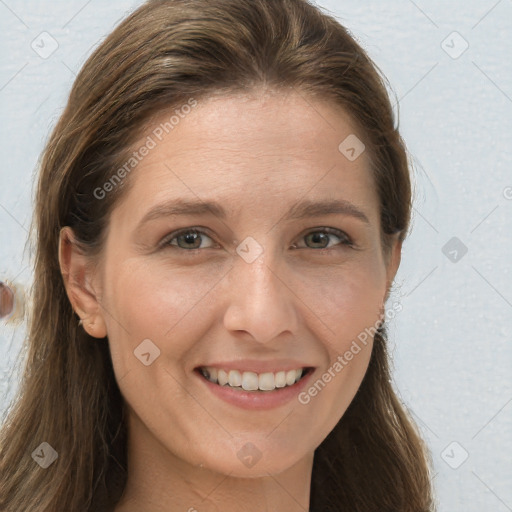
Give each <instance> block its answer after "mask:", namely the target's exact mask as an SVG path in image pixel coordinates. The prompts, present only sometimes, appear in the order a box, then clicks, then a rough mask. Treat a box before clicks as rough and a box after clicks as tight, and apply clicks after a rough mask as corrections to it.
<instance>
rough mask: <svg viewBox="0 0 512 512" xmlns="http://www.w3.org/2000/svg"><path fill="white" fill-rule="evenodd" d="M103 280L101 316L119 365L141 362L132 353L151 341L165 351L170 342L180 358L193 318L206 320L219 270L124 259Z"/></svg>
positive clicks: (173, 350)
mask: <svg viewBox="0 0 512 512" xmlns="http://www.w3.org/2000/svg"><path fill="white" fill-rule="evenodd" d="M108 275H109V279H108V288H107V294H106V297H107V298H108V300H107V301H106V309H107V310H108V312H109V313H110V314H107V315H106V320H107V323H108V333H109V340H110V341H111V344H112V345H113V354H112V358H113V359H114V353H115V354H116V356H117V358H118V360H119V362H120V361H121V360H122V364H123V366H130V365H133V364H140V363H138V361H136V360H135V362H134V360H133V355H134V354H133V351H134V350H135V349H136V348H137V346H138V345H139V344H140V343H141V342H142V341H143V340H145V339H150V340H151V341H152V342H153V343H154V344H155V346H156V347H157V348H158V349H159V350H160V351H161V355H165V352H166V350H165V349H166V347H168V346H169V344H170V343H172V356H173V359H176V360H179V359H180V358H181V357H182V356H183V355H184V354H185V353H186V351H187V350H188V348H189V346H190V344H191V340H192V339H193V336H194V335H195V336H196V337H197V336H198V335H200V334H199V333H197V332H196V333H195V334H192V333H193V332H194V330H195V329H197V327H198V322H197V320H198V317H200V318H205V315H206V311H205V307H207V304H208V303H209V301H210V300H211V299H210V298H209V293H210V292H211V291H212V289H214V287H215V285H216V283H217V281H218V280H219V279H220V277H221V275H222V274H216V273H214V272H211V273H209V274H208V275H206V273H204V272H202V273H200V274H199V273H198V272H194V271H193V270H191V269H190V268H185V269H177V268H169V267H166V266H165V265H149V264H146V263H144V262H141V261H140V260H125V262H123V264H122V265H118V267H117V268H113V270H112V272H111V273H110V274H108Z"/></svg>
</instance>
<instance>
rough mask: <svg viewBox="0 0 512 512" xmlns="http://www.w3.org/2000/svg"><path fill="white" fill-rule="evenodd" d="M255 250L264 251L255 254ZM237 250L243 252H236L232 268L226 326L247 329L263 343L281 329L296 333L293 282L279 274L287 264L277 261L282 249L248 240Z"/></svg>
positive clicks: (255, 338)
mask: <svg viewBox="0 0 512 512" xmlns="http://www.w3.org/2000/svg"><path fill="white" fill-rule="evenodd" d="M245 243H247V245H244V244H245ZM258 245H259V244H258ZM256 250H258V251H261V252H260V253H259V255H257V256H256V257H255V258H254V255H255V254H256V253H255V252H254V251H256ZM237 252H240V254H241V256H239V255H238V254H237V256H236V258H235V262H234V267H233V269H232V270H231V279H230V284H229V287H230V293H229V301H228V304H227V309H226V311H225V317H224V324H225V327H226V329H228V330H230V331H239V330H243V331H246V332H248V333H249V334H250V335H251V336H252V337H253V338H254V340H255V341H258V342H260V343H266V342H269V341H271V340H273V339H275V338H277V337H278V336H279V335H280V334H281V333H282V332H286V331H290V332H292V333H294V332H295V329H296V326H297V311H296V308H295V306H294V298H293V297H294V295H293V293H292V292H291V290H290V288H289V286H290V285H288V284H287V283H286V277H285V276H284V275H280V274H282V273H283V272H282V270H280V269H283V268H284V267H283V265H280V262H279V261H278V260H279V251H271V250H270V249H267V250H265V249H263V248H262V247H261V246H260V248H258V247H257V246H256V244H255V243H254V242H253V241H251V240H248V241H246V242H242V243H241V244H240V246H239V247H238V248H237ZM253 258H254V259H253Z"/></svg>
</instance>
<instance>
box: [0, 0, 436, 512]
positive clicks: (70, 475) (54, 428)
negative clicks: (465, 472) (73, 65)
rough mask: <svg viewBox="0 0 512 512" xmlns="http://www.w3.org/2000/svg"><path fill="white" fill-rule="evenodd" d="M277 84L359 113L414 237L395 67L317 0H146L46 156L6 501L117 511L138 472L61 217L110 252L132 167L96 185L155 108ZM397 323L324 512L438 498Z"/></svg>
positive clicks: (377, 170) (387, 190) (88, 76)
mask: <svg viewBox="0 0 512 512" xmlns="http://www.w3.org/2000/svg"><path fill="white" fill-rule="evenodd" d="M262 85H264V86H266V87H269V88H272V89H274V90H277V91H279V90H285V89H286V90H290V88H293V89H294V90H295V91H298V92H300V94H302V95H304V97H316V98H320V99H325V100H328V101H330V102H331V103H332V104H337V105H340V106H341V107H342V108H344V109H345V111H346V112H348V113H349V114H350V116H351V118H352V119H353V120H354V122H356V123H358V126H360V128H361V133H363V134H364V135H365V137H366V140H365V143H366V145H367V148H368V150H369V151H370V154H371V162H372V172H373V176H374V183H375V187H376V190H377V191H378V195H379V201H380V213H381V231H382V242H383V248H384V249H385V250H386V247H388V245H389V244H388V243H389V240H390V237H391V236H392V235H393V234H397V233H398V236H399V238H400V239H401V240H403V239H404V238H405V236H406V232H407V230H408V227H409V221H410V213H411V182H410V166H409V159H408V156H407V153H406V149H405V146H404V143H403V141H402V138H401V136H400V134H399V132H398V128H397V126H395V119H394V115H393V110H392V107H391V104H390V100H389V97H388V93H387V90H386V80H385V78H384V77H383V75H382V73H381V72H380V71H379V69H378V68H377V67H376V65H375V64H374V63H373V62H372V61H371V60H370V58H369V57H368V55H367V54H366V53H365V51H364V50H363V49H362V48H361V46H360V45H359V44H358V43H357V42H356V41H355V40H354V38H353V37H352V36H351V35H350V34H349V32H348V31H347V29H345V28H344V27H343V26H342V25H340V23H339V22H338V21H337V20H336V19H335V18H334V17H332V16H330V15H328V14H326V13H324V12H322V11H321V10H320V9H319V8H318V7H316V6H314V5H312V4H310V3H309V2H307V1H306V0H215V1H214V2H212V1H211V0H157V1H148V2H146V3H145V4H143V5H142V6H141V7H140V8H138V9H137V10H136V11H135V12H133V13H132V14H131V15H130V16H128V17H127V18H126V19H125V20H123V21H122V22H121V23H120V24H119V25H118V26H117V27H116V28H115V30H114V31H113V32H112V33H111V34H110V35H109V36H108V37H107V38H106V39H105V40H104V41H103V42H102V44H100V45H99V47H98V48H97V49H96V50H95V51H94V53H93V54H92V55H91V56H90V58H89V59H88V60H87V62H86V63H85V65H84V66H83V68H82V70H81V71H80V73H79V74H78V76H77V78H76V81H75V83H74V85H73V88H72V90H71V93H70V96H69V100H68V103H67V106H66V108H65V110H64V112H63V113H62V115H61V117H60V119H59V121H58V123H57V124H56V126H55V128H54V129H53V131H52V134H51V137H50V139H49V141H48V143H47V146H46V148H45V151H44V152H43V155H42V159H41V166H40V173H39V181H38V184H37V195H36V201H35V210H34V218H33V225H32V229H31V235H32V236H33V237H34V238H33V243H34V244H35V261H34V284H33V289H32V293H31V295H32V304H33V306H32V308H33V309H32V311H31V312H30V314H29V322H28V336H27V339H26V340H25V344H26V345H25V348H26V351H22V352H26V359H25V368H24V373H23V379H22V382H21V383H20V390H19V393H18V398H17V400H15V401H14V402H13V403H12V404H11V406H10V408H9V409H8V414H6V418H5V420H4V424H3V428H2V430H1V437H0V509H1V510H4V511H6V512H19V511H20V510H30V511H31V512H55V511H62V510H68V511H73V512H75V511H93V510H94V511H97V510H100V508H101V506H102V505H101V504H106V506H105V510H112V509H113V507H114V506H115V504H116V503H117V501H118V500H119V497H120V494H121V493H122V491H123V489H124V486H125V482H126V475H127V466H126V443H127V434H126V422H125V420H126V418H125V415H124V408H123V400H122V396H121V393H120V391H119V388H118V386H117V382H116V379H115V376H114V372H113V368H112V362H111V357H110V352H109V347H108V339H104V340H96V339H93V338H91V337H90V336H89V335H88V334H87V333H86V332H85V331H84V330H83V329H82V328H81V327H79V326H78V325H77V320H78V317H77V316H76V314H75V313H74V311H73V309H72V306H71V304H70V301H69V298H68V296H67V294H66V291H65V287H64V283H63V278H62V275H61V271H60V267H59V262H58V241H59V232H60V229H61V228H62V227H63V226H70V227H71V228H72V229H73V232H74V235H75V238H76V240H77V242H78V244H79V246H80V247H81V248H82V250H83V251H84V252H85V253H87V254H88V255H90V256H91V257H92V258H96V257H99V256H100V255H101V250H102V248H103V246H104V245H103V244H104V242H105V236H106V231H107V230H106V228H107V226H108V219H109V213H110V212H111V211H112V208H113V207H114V205H115V204H116V203H117V202H118V201H119V200H120V199H121V197H122V196H123V194H124V193H125V192H126V190H127V187H128V186H129V184H130V176H126V178H125V179H124V180H123V182H122V183H121V184H120V185H119V186H116V187H113V190H112V191H111V192H110V193H108V194H106V195H105V197H103V198H102V199H101V200H99V199H97V198H96V196H95V195H94V191H95V190H97V189H98V188H101V187H102V186H103V185H104V184H105V183H106V182H107V181H108V180H109V179H110V178H111V176H112V173H113V171H114V170H115V169H118V168H119V167H120V166H122V165H123V162H126V159H127V156H128V155H129V152H130V150H132V151H133V148H131V146H132V144H134V142H135V141H136V140H137V139H138V137H139V135H140V134H141V133H142V131H141V130H142V127H143V126H144V125H145V124H147V123H148V121H149V120H150V119H151V118H152V116H154V115H155V114H156V113H158V112H161V111H162V109H170V108H174V107H178V106H180V105H183V104H186V103H187V102H188V101H189V100H190V99H191V98H194V100H195V101H201V99H204V98H207V97H208V96H209V95H211V94H215V93H226V94H230V93H234V92H250V91H251V90H253V89H254V88H255V87H258V86H262ZM340 142H341V141H340ZM386 338H387V333H386V327H385V326H384V325H383V326H382V327H381V328H379V330H378V331H377V333H376V334H375V339H374V348H373V351H372V355H371V360H370V364H369V367H368V370H367V373H366V375H365V377H364V379H363V382H362V384H361V386H360V389H359V390H358V392H357V394H356V396H355V398H354V400H353V401H352V403H351V405H350V406H349V408H348V410H347V411H346V413H345V414H344V415H343V417H342V418H341V420H340V421H339V423H338V424H337V425H336V427H335V428H334V429H333V430H332V432H331V433H330V434H329V435H328V437H327V438H326V439H325V440H324V441H323V443H322V444H321V445H320V446H319V447H318V448H317V450H316V452H315V457H314V466H313V474H312V482H311V511H313V512H329V511H332V512H334V511H336V512H340V511H350V512H363V511H365V512H376V511H379V512H386V511H388V512H391V511H395V512H420V511H423V512H425V511H431V510H433V509H434V505H433V499H432V490H431V483H430V469H429V465H430V459H429V455H428V451H427V449H426V447H425V443H424V442H423V441H422V439H421V437H420V435H419V433H418V430H417V427H416V426H415V424H414V422H413V421H412V419H411V418H410V417H409V415H408V413H407V411H406V409H405V407H404V406H403V405H402V404H401V403H400V401H399V399H398V398H397V396H396V394H395V391H394V390H393V387H392V384H391V383H390V373H389V367H388V355H387V352H386ZM43 442H46V443H48V444H49V445H50V446H51V447H53V448H54V449H55V451H56V452H57V453H58V458H57V460H56V461H55V462H54V463H53V464H52V465H51V466H50V467H48V468H47V469H43V468H41V467H40V466H39V465H38V464H36V463H35V462H34V460H33V458H32V454H33V452H34V450H36V448H38V447H39V446H40V445H41V443H43ZM102 510H103V509H102Z"/></svg>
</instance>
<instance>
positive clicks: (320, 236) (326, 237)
mask: <svg viewBox="0 0 512 512" xmlns="http://www.w3.org/2000/svg"><path fill="white" fill-rule="evenodd" d="M307 236H309V237H312V240H313V243H314V244H316V243H320V244H321V243H322V239H323V241H324V242H327V243H329V235H326V234H325V233H321V232H315V233H310V234H309V235H307ZM319 239H320V240H319Z"/></svg>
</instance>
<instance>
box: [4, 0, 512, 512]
mask: <svg viewBox="0 0 512 512" xmlns="http://www.w3.org/2000/svg"><path fill="white" fill-rule="evenodd" d="M317 4H318V5H321V6H323V7H325V8H327V9H329V10H330V11H331V12H332V13H334V14H335V15H336V16H337V17H338V18H339V19H340V21H341V22H342V23H344V24H345V25H346V26H347V27H348V28H349V30H350V31H351V32H352V33H353V35H354V36H355V37H356V38H357V39H358V41H359V42H360V43H361V44H362V45H363V47H365V48H366V49H367V50H368V52H369V54H370V56H371V57H372V58H373V59H374V60H375V61H376V63H377V64H378V66H379V67H380V68H381V69H382V71H383V72H384V74H385V75H386V76H387V77H388V78H389V80H390V82H391V85H392V87H393V89H394V91H395V92H396V95H397V96H396V98H394V99H393V102H395V101H396V100H398V105H399V112H400V127H401V131H402V134H403V136H404V138H405V140H406V142H407V144H408V148H409V151H410V152H411V155H412V157H413V160H414V163H415V183H416V202H415V209H414V219H413V228H412V234H411V236H410V237H409V239H408V240H407V241H406V243H405V245H404V251H403V259H402V265H401V268H400V270H399V273H398V277H397V280H396V287H395V292H394V295H393V297H392V298H391V301H396V300H399V301H400V302H401V304H402V306H403V310H402V311H401V312H400V313H399V314H398V315H397V317H396V318H395V319H394V320H393V321H392V322H391V324H390V334H391V336H390V337H391V348H392V352H393V356H394V366H395V373H394V375H395V382H396V385H397V387H398V389H399V391H400V394H401V397H402V399H403V401H404V402H405V403H406V404H407V406H408V407H409V408H410V409H411V410H412V411H413V414H414V415H415V417H416V420H417V421H418V423H419V425H420V427H421V429H422V432H423V434H424V436H425V438H426V439H427V441H428V444H429V446H430V448H431V450H432V456H433V460H434V466H435V475H434V481H435V485H436V489H437V496H438V500H439V503H440V507H439V510H440V512H452V511H454V510H460V511H462V510H464V511H465V512H482V511H484V510H485V511H491V510H492V511H495V512H502V511H503V512H505V511H507V510H509V511H512V491H511V489H512V486H509V485H508V484H510V482H511V480H512V479H511V477H512V460H511V457H510V454H511V452H512V437H511V432H512V428H511V427H512V404H511V403H510V402H511V401H512V379H511V377H510V368H511V363H512V286H511V285H512V277H511V273H510V264H511V261H512V241H511V234H512V165H511V164H512V158H511V146H510V140H511V135H512V73H511V67H510V60H511V55H512V2H511V1H510V0H501V1H495V0H489V1H487V0H480V1H473V2H467V1H462V0H459V1H452V2H443V1H441V0H435V1H420V0H418V1H417V2H413V1H411V0H393V1H392V0H386V1H382V0H380V1H378V0H371V1H366V2H361V1H359V0H346V1H341V0H322V1H321V2H317ZM138 5H140V2H130V1H127V0H111V1H109V2H108V3H106V2H100V1H99V0H91V1H89V2H86V1H83V2H82V1H76V0H74V1H63V0H59V1H57V0H56V1H53V2H41V1H39V2H37V1H21V0H18V1H15V0H6V1H3V0H0V40H1V44H2V61H1V65H0V104H1V112H2V123H1V125H0V126H1V128H0V129H1V134H0V144H1V147H2V149H1V154H2V165H1V166H0V184H1V186H0V279H2V280H5V279H11V280H15V281H16V282H17V283H19V284H21V285H23V286H26V287H28V286H29V284H30V282H31V267H30V265H31V262H30V258H29V257H30V254H29V250H28V247H27V248H26V249H25V243H26V237H27V229H28V225H29V222H30V218H31V214H32V194H33V189H32V187H33V181H34V172H35V169H36V165H37V161H38V157H39V155H40V152H41V150H42V148H43V146H44V143H45V140H46V138H47V137H48V134H49V131H50V128H51V127H52V126H53V125H54V123H55V121H56V119H57V117H58V116H59V114H60V113H61V112H62V110H63V107H64V104H65V100H66V97H67V94H68V92H69V89H70V87H71V84H72V82H73V80H74V78H75V74H76V73H77V71H78V69H79V68H80V67H81V65H82V64H83V63H84V61H85V59H86V57H87V56H89V55H90V53H91V51H92V49H93V47H95V46H96V45H97V44H98V43H99V42H101V40H102V39H103V38H104V37H105V36H106V35H107V34H108V33H109V32H110V31H111V30H112V28H113V27H114V25H115V24H116V23H117V22H118V21H119V20H120V18H121V17H124V16H125V15H126V14H127V13H128V12H129V11H132V10H134V9H135V8H136V7H137V6H138ZM43 32H47V33H48V34H50V36H51V37H50V36H48V35H45V34H43V35H41V33H43ZM454 32H457V34H454ZM52 39H54V40H55V41H56V43H53V41H52ZM443 41H444V42H443ZM52 44H58V47H57V48H56V49H55V51H54V52H53V53H52V54H51V55H46V54H45V53H44V52H47V53H49V52H50V51H51V50H52ZM466 45H468V47H467V49H465V48H466ZM33 47H34V48H37V49H38V51H39V54H38V53H37V52H36V51H35V50H34V49H33ZM463 50H465V51H463ZM40 54H42V55H40ZM453 237H457V239H458V241H457V240H456V241H455V245H453V246H451V245H449V246H448V247H446V248H445V249H444V252H443V248H444V247H445V244H447V242H448V241H449V240H450V239H452V238H453ZM452 243H453V242H452ZM461 244H464V246H465V247H467V253H466V254H463V246H462V245H461ZM454 251H455V252H454ZM453 259H455V260H456V261H452V260H453ZM24 335H25V325H24V324H21V325H18V326H10V325H4V324H1V323H0V412H2V411H5V410H6V407H7V403H8V400H9V399H10V398H11V397H12V396H13V393H14V392H15V390H16V386H17V378H18V377H17V374H16V372H15V371H14V370H13V364H14V359H15V356H16V354H17V351H18V348H19V346H20V341H21V340H22V339H23V337H24ZM9 380H10V386H9ZM454 442H455V443H456V444H452V443H454ZM466 456H467V459H466V460H464V457H466ZM463 460H464V462H462V461H463ZM457 466H458V467H457ZM507 482H508V484H507Z"/></svg>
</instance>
